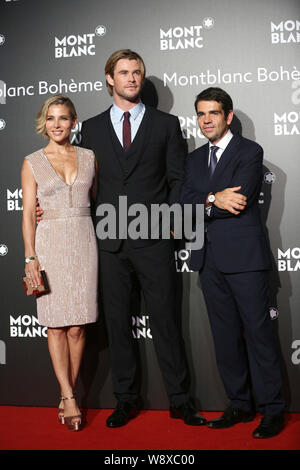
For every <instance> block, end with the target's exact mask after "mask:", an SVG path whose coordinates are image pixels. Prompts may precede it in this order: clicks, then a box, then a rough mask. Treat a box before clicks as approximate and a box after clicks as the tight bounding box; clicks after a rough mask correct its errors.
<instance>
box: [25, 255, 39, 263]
mask: <svg viewBox="0 0 300 470" xmlns="http://www.w3.org/2000/svg"><path fill="white" fill-rule="evenodd" d="M34 259H37V256H28V258H25V263H30V261H33V260H34Z"/></svg>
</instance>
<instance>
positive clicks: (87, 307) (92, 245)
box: [25, 147, 98, 328]
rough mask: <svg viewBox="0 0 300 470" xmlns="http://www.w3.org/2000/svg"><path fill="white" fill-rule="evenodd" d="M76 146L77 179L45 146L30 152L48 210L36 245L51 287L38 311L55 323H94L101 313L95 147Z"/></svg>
mask: <svg viewBox="0 0 300 470" xmlns="http://www.w3.org/2000/svg"><path fill="white" fill-rule="evenodd" d="M75 149H76V156H77V176H76V178H75V181H74V182H73V184H72V185H68V184H67V183H66V182H65V181H63V179H62V178H61V177H60V176H59V175H58V174H57V173H56V171H55V170H54V168H53V166H52V165H51V163H50V161H49V160H48V158H47V155H46V154H45V152H44V150H43V149H41V150H38V151H36V152H34V153H32V154H31V155H28V156H27V157H26V158H25V159H26V160H27V162H28V163H29V164H30V166H31V168H32V171H33V175H34V178H35V181H36V183H37V196H38V198H39V201H40V206H41V208H42V209H43V210H44V214H43V220H42V221H41V222H40V223H39V224H38V226H37V230H36V237H35V249H36V254H37V256H38V259H39V262H40V265H41V267H42V268H43V269H45V272H46V275H47V277H48V281H49V286H50V291H51V292H50V293H49V294H46V295H42V296H40V297H38V298H37V314H38V320H39V323H40V324H41V325H43V326H48V327H51V328H58V327H64V326H71V325H84V324H86V323H93V322H95V321H96V320H97V314H98V308H97V294H98V282H97V277H98V252H97V241H96V237H95V230H94V226H93V222H92V219H91V216H90V189H91V186H92V182H93V178H94V175H95V156H94V153H93V152H92V151H91V150H88V149H83V148H80V147H75Z"/></svg>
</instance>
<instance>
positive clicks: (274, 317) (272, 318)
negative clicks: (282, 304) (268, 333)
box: [269, 307, 279, 320]
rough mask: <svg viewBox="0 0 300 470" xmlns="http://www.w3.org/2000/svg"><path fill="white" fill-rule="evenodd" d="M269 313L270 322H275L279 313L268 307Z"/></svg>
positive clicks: (275, 309)
mask: <svg viewBox="0 0 300 470" xmlns="http://www.w3.org/2000/svg"><path fill="white" fill-rule="evenodd" d="M269 312H270V317H271V320H275V319H276V318H278V315H279V312H278V310H277V308H275V307H270V308H269Z"/></svg>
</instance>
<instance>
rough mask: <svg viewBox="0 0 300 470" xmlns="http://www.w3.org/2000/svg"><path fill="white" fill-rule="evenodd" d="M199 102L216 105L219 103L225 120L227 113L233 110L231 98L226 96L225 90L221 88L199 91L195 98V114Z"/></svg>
mask: <svg viewBox="0 0 300 470" xmlns="http://www.w3.org/2000/svg"><path fill="white" fill-rule="evenodd" d="M199 101H217V102H218V103H221V105H222V109H223V111H224V115H225V118H227V116H228V114H229V111H231V110H232V109H233V103H232V99H231V97H230V96H229V95H228V93H226V91H225V90H222V88H218V87H210V88H207V89H206V90H203V91H201V93H199V95H197V96H196V101H195V109H196V112H197V104H198V103H199Z"/></svg>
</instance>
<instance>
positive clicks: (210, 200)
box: [208, 194, 216, 202]
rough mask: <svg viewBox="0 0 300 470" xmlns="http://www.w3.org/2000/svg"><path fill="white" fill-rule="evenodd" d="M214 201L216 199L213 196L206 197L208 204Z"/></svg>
mask: <svg viewBox="0 0 300 470" xmlns="http://www.w3.org/2000/svg"><path fill="white" fill-rule="evenodd" d="M215 199H216V198H215V196H214V195H213V194H211V195H210V196H208V200H209V202H214V200H215Z"/></svg>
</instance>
